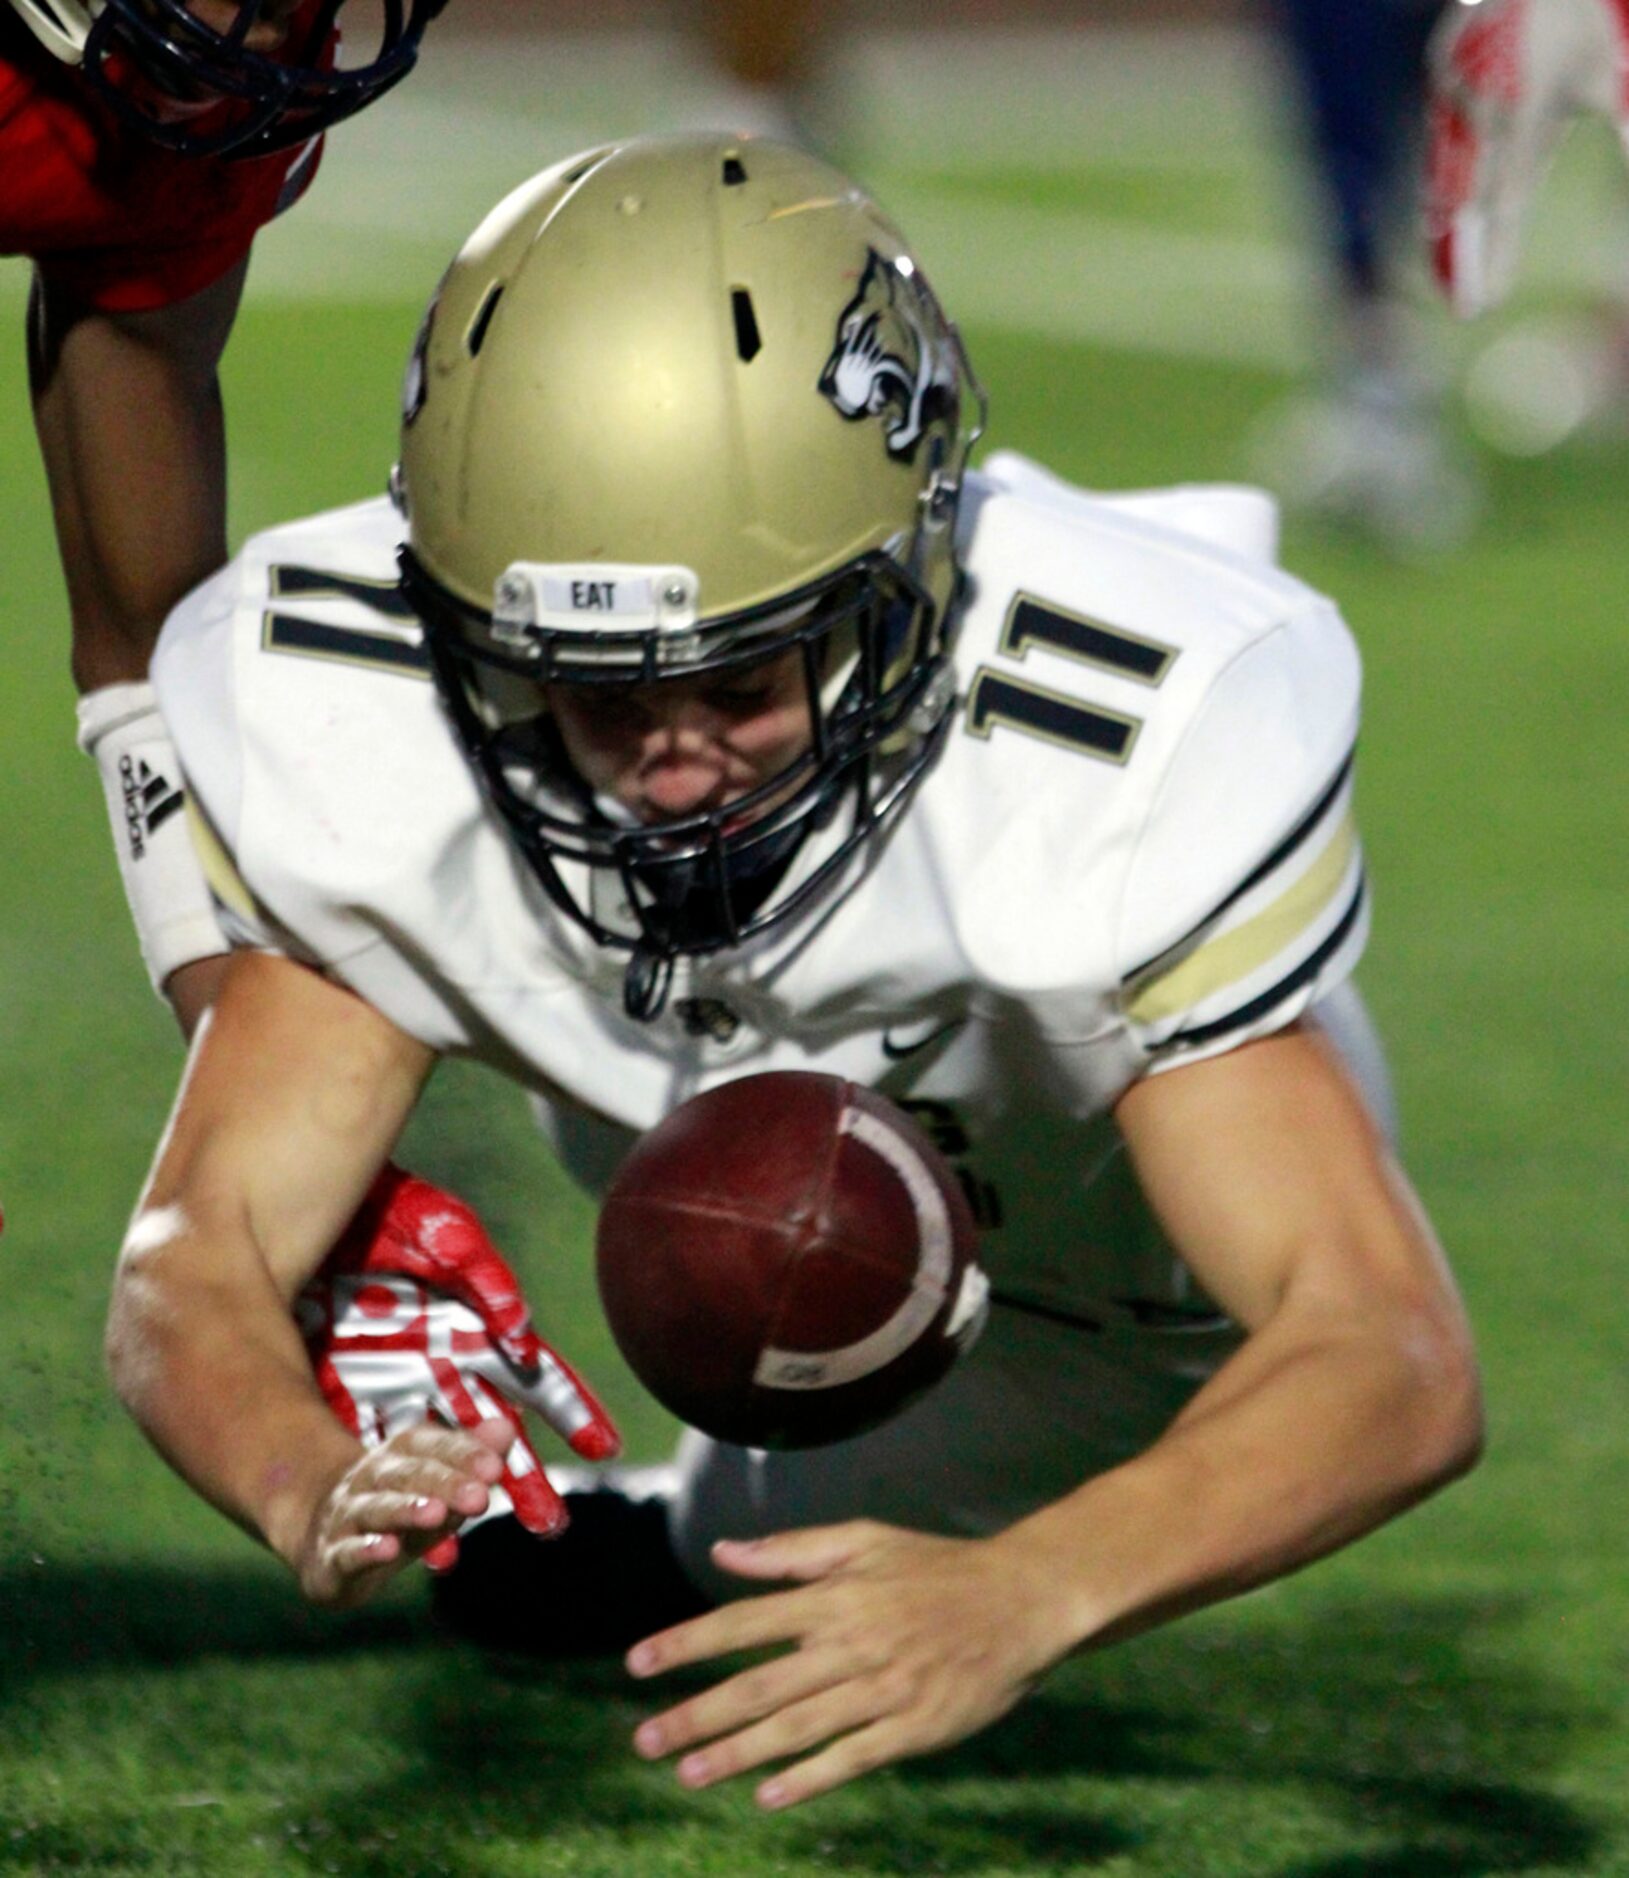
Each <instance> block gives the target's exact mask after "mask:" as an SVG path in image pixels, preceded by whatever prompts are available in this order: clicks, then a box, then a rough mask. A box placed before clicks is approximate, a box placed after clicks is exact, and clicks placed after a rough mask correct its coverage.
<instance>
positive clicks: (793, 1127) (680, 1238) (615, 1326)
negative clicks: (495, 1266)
mask: <svg viewBox="0 0 1629 1878" xmlns="http://www.w3.org/2000/svg"><path fill="white" fill-rule="evenodd" d="M976 1252H977V1230H976V1228H975V1226H974V1224H973V1216H972V1213H971V1212H970V1210H969V1208H968V1205H967V1201H966V1199H965V1198H964V1197H963V1194H962V1190H961V1188H960V1187H959V1186H958V1185H957V1182H956V1178H955V1175H954V1174H953V1173H952V1172H951V1170H950V1168H949V1166H948V1165H947V1164H946V1162H945V1160H944V1158H943V1157H942V1156H941V1155H940V1153H939V1151H938V1150H937V1149H936V1148H935V1147H934V1146H933V1144H932V1142H930V1141H929V1140H928V1138H927V1136H926V1135H924V1134H923V1133H922V1131H921V1129H919V1128H918V1127H917V1126H916V1124H915V1123H914V1122H913V1121H911V1119H910V1118H909V1117H908V1116H907V1115H905V1114H904V1113H903V1112H902V1111H901V1110H900V1109H898V1108H896V1107H895V1106H894V1104H893V1103H891V1102H889V1101H888V1100H886V1098H884V1097H882V1096H879V1095H877V1094H876V1093H875V1092H874V1091H872V1090H870V1089H866V1088H863V1087H861V1086H859V1085H857V1084H855V1083H851V1082H845V1081H844V1080H843V1079H842V1078H841V1077H840V1076H823V1075H817V1074H814V1073H812V1072H808V1071H802V1070H784V1071H774V1072H771V1073H769V1074H767V1075H761V1076H744V1077H742V1078H740V1079H739V1080H738V1081H736V1082H730V1083H725V1084H724V1085H723V1086H722V1087H721V1088H718V1089H711V1090H708V1091H707V1092H706V1093H705V1094H703V1095H699V1096H696V1097H694V1098H693V1099H692V1100H691V1101H689V1102H686V1103H685V1104H684V1105H683V1106H682V1107H681V1108H678V1109H675V1110H674V1112H673V1113H672V1114H671V1115H669V1116H668V1117H667V1118H666V1119H665V1120H664V1121H662V1122H661V1123H659V1124H658V1125H657V1126H656V1127H655V1128H653V1129H652V1130H651V1131H650V1133H649V1134H647V1135H645V1136H644V1137H643V1138H642V1139H641V1140H640V1141H639V1143H638V1144H637V1145H636V1146H635V1148H634V1149H633V1151H632V1152H631V1153H630V1154H629V1155H628V1157H627V1159H626V1160H625V1161H624V1162H623V1163H622V1165H621V1167H620V1168H618V1170H617V1173H616V1177H615V1178H614V1179H613V1180H612V1182H611V1186H610V1190H609V1192H608V1193H607V1195H606V1199H605V1205H604V1207H603V1208H602V1210H601V1212H600V1221H599V1231H598V1240H597V1266H598V1273H599V1287H600V1297H601V1299H602V1300H603V1301H604V1304H605V1312H606V1316H607V1318H608V1319H609V1321H610V1325H611V1330H612V1333H613V1335H614V1336H615V1337H616V1340H617V1343H618V1345H619V1346H620V1348H621V1350H622V1353H623V1355H624V1356H625V1357H626V1358H627V1359H628V1363H629V1365H630V1367H631V1368H632V1369H633V1371H634V1373H635V1374H636V1375H637V1376H638V1377H639V1378H640V1380H641V1381H642V1382H643V1383H644V1384H645V1386H646V1387H647V1388H648V1389H649V1390H650V1392H651V1393H652V1394H653V1395H654V1396H655V1397H656V1398H657V1400H658V1401H660V1402H662V1403H663V1404H665V1406H666V1407H668V1408H669V1409H671V1410H672V1411H673V1413H674V1414H675V1415H677V1416H679V1417H680V1418H681V1419H682V1420H683V1421H686V1422H688V1423H689V1424H690V1425H691V1426H692V1427H695V1428H700V1429H702V1430H703V1431H704V1432H705V1433H707V1434H710V1435H714V1436H716V1437H717V1438H718V1439H719V1440H721V1441H729V1442H734V1443H736V1444H737V1445H739V1446H742V1447H755V1448H798V1447H814V1446H818V1445H819V1444H820V1443H822V1442H827V1441H840V1440H842V1439H844V1438H845V1437H846V1436H848V1435H854V1434H859V1433H860V1432H861V1431H862V1430H864V1429H867V1428H871V1427H874V1426H876V1424H877V1423H879V1422H882V1421H886V1420H887V1418H888V1417H889V1416H890V1415H892V1414H894V1413H895V1412H896V1411H897V1410H899V1409H900V1408H902V1407H903V1406H904V1405H905V1404H906V1403H907V1402H909V1401H910V1400H911V1399H912V1397H914V1396H916V1395H919V1394H920V1393H921V1392H922V1391H923V1390H924V1389H926V1388H928V1387H930V1386H931V1385H932V1384H933V1383H935V1382H937V1381H938V1380H939V1378H940V1377H941V1376H943V1375H944V1373H945V1372H946V1371H947V1370H948V1369H949V1368H950V1366H951V1365H952V1364H953V1363H954V1362H955V1360H956V1358H957V1356H958V1355H959V1354H960V1353H961V1352H962V1351H963V1350H965V1349H966V1348H967V1346H968V1345H969V1344H970V1343H971V1342H972V1340H973V1338H974V1336H976V1335H977V1333H978V1330H979V1329H980V1327H981V1326H982V1324H983V1320H984V1304H985V1293H986V1289H987V1287H986V1285H985V1280H984V1275H983V1273H982V1272H981V1271H980V1269H979V1266H978V1263H977V1259H976Z"/></svg>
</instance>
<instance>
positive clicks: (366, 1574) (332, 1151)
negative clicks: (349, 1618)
mask: <svg viewBox="0 0 1629 1878" xmlns="http://www.w3.org/2000/svg"><path fill="white" fill-rule="evenodd" d="M432 1060H433V1059H432V1057H431V1054H430V1052H429V1051H427V1050H426V1049H425V1047H424V1046H423V1045H422V1044H420V1043H417V1042H415V1041H414V1040H412V1039H411V1038H409V1037H407V1036H406V1035H405V1034H404V1033H403V1032H401V1031H400V1030H398V1029H397V1028H396V1027H395V1026H394V1025H393V1024H391V1023H390V1022H389V1021H388V1020H387V1019H385V1018H383V1017H381V1016H380V1015H379V1014H378V1013H377V1012H375V1011H373V1010H372V1009H370V1008H369V1007H368V1006H366V1005H364V1004H363V1003H361V1001H360V1000H358V999H356V998H354V997H352V996H351V995H350V994H349V993H348V992H346V991H343V990H341V989H339V988H338V987H336V986H334V985H333V984H331V983H329V982H328V981H326V980H325V979H323V978H321V977H319V976H318V975H317V974H316V973H314V972H311V971H308V970H306V969H305V968H304V967H302V966H299V965H295V964H292V963H290V962H289V961H287V960H285V959H279V958H274V957H269V956H265V955H260V954H243V955H239V956H237V957H236V958H235V959H234V960H233V962H232V966H231V970H230V972H229V973H228V976H227V983H226V985H225V987H224V988H223V992H222V995H221V998H220V1000H219V1002H218V1004H217V1006H216V1008H215V1011H214V1012H213V1014H212V1016H211V1018H210V1020H209V1021H208V1022H207V1023H206V1024H205V1025H204V1026H203V1028H202V1031H201V1033H200V1035H199V1037H198V1040H197V1043H196V1045H195V1048H194V1051H193V1055H192V1058H191V1061H190V1063H189V1065H188V1070H187V1076H186V1080H185V1082H184V1084H183V1086H182V1091H181V1095H180V1097H179V1100H178V1102H177V1106H176V1110H175V1113H174V1115H173V1117H172V1119H171V1123H170V1127H169V1129H168V1131H167V1133H166V1136H165V1139H164V1141H163V1143H162V1145H161V1147H160V1150H159V1155H158V1159H157V1162H156V1164H155V1166H154V1169H153V1172H152V1175H151V1178H150V1179H149V1182H148V1185H147V1189H146V1191H145V1193H144V1194H143V1196H142V1200H141V1203H140V1205H139V1207H138V1209H137V1212H136V1216H135V1219H134V1221H133V1223H132V1225H131V1229H130V1233H129V1236H128V1238H127V1241H126V1244H125V1249H124V1253H123V1256H122V1258H121V1261H120V1266H119V1273H118V1277H117V1280H116V1283H115V1287H114V1295H113V1303H112V1309H111V1314H110V1319H109V1327H108V1356H109V1364H110V1368H111V1371H112V1375H113V1379H114V1383H115V1385H116V1387H117V1388H118V1391H119V1393H120V1395H121V1396H122V1398H123V1399H124V1401H125V1404H126V1405H127V1407H128V1408H129V1409H130V1410H131V1412H132V1414H134V1415H135V1417H136V1419H137V1420H138V1421H139V1422H140V1423H141V1425H142V1427H143V1429H144V1430H145V1431H146V1432H147V1434H148V1436H149V1437H150V1438H151V1439H152V1441H153V1442H154V1444H155V1445H156V1446H157V1447H158V1448H159V1450H160V1451H161V1452H162V1453H163V1454H164V1455H165V1457H166V1458H167V1459H168V1460H169V1461H170V1462H171V1464H172V1465H173V1466H174V1467H175V1468H176V1469H177V1471H178V1472H180V1473H181V1474H182V1476H183V1477H184V1478H185V1479H186V1480H187V1481H188V1482H189V1483H190V1484H191V1485H192V1486H194V1487H195V1488H196V1489H197V1490H198V1492H200V1493H201V1494H203V1495H204V1497H205V1498H207V1499H208V1500H210V1501H211V1502H212V1503H213V1504H214V1505H216V1506H217V1507H219V1508H220V1509H221V1510H222V1511H223V1512H225V1513H227V1514H228V1515H229V1516H230V1517H232V1518H233V1519H235V1520H237V1521H238V1523H239V1524H240V1525H242V1526H244V1527H245V1528H246V1529H247V1530H248V1531H250V1532H251V1533H253V1534H254V1535H255V1536H257V1537H258V1538H261V1539H262V1540H264V1541H265V1542H266V1544H268V1545H269V1546H270V1547H271V1548H272V1550H274V1551H275V1552H276V1553H277V1554H278V1555H279V1556H280V1557H281V1558H283V1559H284V1560H285V1562H286V1563H288V1564H289V1566H290V1567H291V1568H292V1569H293V1570H294V1572H295V1573H296V1575H297V1576H298V1578H299V1580H300V1584H301V1588H302V1590H304V1592H305V1593H306V1595H307V1596H308V1597H310V1598H311V1599H313V1600H314V1601H315V1602H318V1603H323V1604H350V1603H354V1602H357V1601H358V1600H359V1599H360V1598H362V1597H364V1596H366V1595H367V1594H368V1593H369V1592H370V1591H372V1590H373V1589H375V1588H376V1587H377V1585H378V1584H379V1583H381V1582H382V1581H383V1580H384V1578H386V1577H388V1576H389V1575H390V1574H391V1573H392V1572H393V1571H395V1570H398V1569H400V1568H401V1566H402V1565H404V1564H405V1563H407V1562H408V1561H409V1560H411V1559H414V1558H417V1557H419V1556H421V1555H422V1554H423V1553H424V1552H426V1551H428V1550H429V1549H430V1548H431V1547H433V1546H434V1545H435V1544H436V1543H437V1542H438V1541H440V1540H441V1539H443V1538H444V1537H445V1535H446V1534H447V1533H448V1532H449V1531H450V1530H452V1529H453V1528H454V1527H455V1526H456V1525H457V1524H458V1523H459V1522H460V1521H461V1520H462V1519H463V1518H464V1517H465V1516H467V1515H471V1514H475V1513H478V1512H481V1511H482V1510H484V1508H485V1506H486V1497H487V1494H486V1490H487V1487H488V1486H489V1485H490V1484H492V1483H493V1482H495V1481H496V1480H497V1479H498V1476H499V1473H500V1471H501V1463H500V1460H499V1454H498V1452H497V1451H496V1448H497V1447H506V1446H507V1445H508V1443H509V1441H510V1440H511V1439H512V1431H511V1430H510V1429H509V1428H508V1426H507V1424H503V1425H501V1437H500V1433H499V1430H498V1428H494V1430H493V1432H492V1433H491V1434H490V1435H488V1434H482V1435H480V1436H475V1435H471V1434H466V1433H464V1432H462V1431H459V1430H454V1429H450V1428H444V1427H440V1426H437V1425H435V1424H431V1423H426V1424H424V1425H423V1426H422V1427H419V1428H416V1429H414V1430H412V1431H410V1432H409V1433H406V1434H402V1435H398V1436H396V1437H394V1438H393V1439H392V1440H390V1441H388V1442H386V1443H385V1444H384V1445H383V1446H381V1447H379V1448H376V1449H374V1450H372V1451H370V1452H368V1453H366V1454H364V1452H363V1449H362V1447H361V1445H360V1444H359V1443H358V1442H357V1441H356V1440H355V1439H354V1438H353V1437H352V1436H351V1435H350V1434H349V1433H348V1432H347V1431H346V1430H345V1429H344V1428H342V1427H341V1426H340V1424H339V1423H338V1422H337V1421H336V1420H335V1419H334V1416H333V1415H332V1414H331V1412H330V1411H329V1408H328V1406H327V1404H326V1403H325V1402H324V1401H323V1399H322V1396H321V1395H320V1394H319V1393H318V1391H317V1388H316V1385H315V1383H314V1381H313V1379H312V1373H311V1365H310V1360H309V1358H308V1356H307V1354H306V1351H305V1349H304V1347H303V1345H302V1343H301V1340H300V1337H299V1334H298V1332H297V1331H296V1329H295V1326H294V1321H293V1318H292V1316H291V1313H290V1306H291V1303H292V1300H293V1298H294V1296H295V1294H296V1293H297V1292H298V1291H299V1289H300V1287H301V1286H302V1285H303V1284H304V1283H305V1281H306V1280H307V1279H308V1278H309V1277H310V1276H311V1274H312V1273H313V1272H314V1271H315V1270H316V1268H317V1267H318V1265H319V1264H320V1263H321V1262H322V1260H323V1259H324V1258H325V1257H326V1255H327V1253H328V1251H329V1248H330V1247H331V1246H332V1245H333V1243H334V1241H335V1240H336V1239H337V1238H338V1237H339V1235H340V1233H341V1231H342V1230H343V1228H344V1227H345V1225H346V1223H347V1221H348V1220H349V1219H350V1217H351V1215H352V1214H353V1213H354V1212H355V1210H356V1208H357V1205H358V1203H359V1202H360V1200H361V1198H362V1196H363V1195H364V1193H365V1192H366V1191H367V1189H368V1186H369V1184H370V1182H371V1181H372V1180H373V1178H374V1175H375V1174H376V1173H377V1171H378V1168H379V1166H380V1164H381V1163H382V1162H383V1160H384V1158H385V1156H386V1154H387V1153H388V1152H389V1149H390V1146H391V1143H392V1142H393V1141H394V1140H395V1137H396V1134H397V1132H398V1130H399V1129H400V1127H401V1124H402V1121H403V1119H404V1118H405V1116H406V1114H407V1112H408V1110H409V1109H410V1108H411V1106H412V1104H413V1101H414V1099H415V1098H416V1096H417V1095H418V1092H419V1089H420V1087H421V1086H422V1084H423V1081H424V1078H425V1075H426V1074H427V1073H428V1070H429V1067H430V1064H431V1062H432Z"/></svg>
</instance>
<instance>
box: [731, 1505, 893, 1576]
mask: <svg viewBox="0 0 1629 1878" xmlns="http://www.w3.org/2000/svg"><path fill="white" fill-rule="evenodd" d="M891 1530H892V1529H891V1528H889V1527H887V1526H884V1525H882V1524H881V1523H879V1522H878V1521H875V1520H869V1519H849V1520H844V1521H842V1522H841V1523H839V1524H837V1525H835V1526H804V1527H800V1528H799V1529H797V1530H796V1531H793V1532H775V1533H770V1534H768V1535H767V1536H766V1537H765V1538H762V1539H717V1540H715V1541H714V1542H713V1546H712V1555H713V1562H714V1564H716V1565H719V1566H721V1567H722V1568H723V1569H724V1570H725V1571H727V1572H733V1573H734V1574H735V1575H736V1576H737V1577H738V1578H759V1579H777V1578H778V1579H797V1580H799V1581H801V1582H808V1581H810V1580H813V1579H816V1578H826V1577H829V1576H830V1575H831V1573H833V1572H837V1571H843V1570H844V1569H846V1568H847V1567H848V1566H851V1565H854V1564H856V1563H858V1562H859V1561H860V1560H861V1559H863V1558H865V1557H866V1556H867V1555H868V1554H870V1553H872V1552H874V1551H875V1550H876V1549H877V1547H878V1546H880V1545H882V1544H884V1543H886V1541H887V1538H888V1536H889V1533H890V1531H891Z"/></svg>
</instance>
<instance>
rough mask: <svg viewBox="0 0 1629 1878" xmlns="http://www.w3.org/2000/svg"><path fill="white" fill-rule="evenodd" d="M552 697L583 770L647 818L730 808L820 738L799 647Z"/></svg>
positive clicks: (600, 789) (557, 688) (555, 690)
mask: <svg viewBox="0 0 1629 1878" xmlns="http://www.w3.org/2000/svg"><path fill="white" fill-rule="evenodd" d="M548 700H549V709H550V711H551V712H552V713H553V716H554V721H555V723H556V725H557V726H558V728H559V731H560V736H561V740H562V741H563V742H564V744H565V746H566V754H567V755H568V756H569V757H570V758H571V760H572V762H573V764H574V765H575V766H576V768H577V771H578V774H579V775H581V776H582V778H583V780H584V781H585V782H586V783H587V784H588V785H589V787H590V788H591V789H593V790H594V791H595V793H596V794H598V795H601V796H606V797H609V798H610V799H611V800H612V801H614V802H616V803H618V804H620V806H621V807H622V808H624V809H625V810H627V812H628V813H629V814H630V815H632V816H633V817H634V818H635V819H636V820H637V821H639V822H641V823H642V824H644V825H646V826H647V827H648V826H653V825H656V824H658V823H661V822H665V821H672V820H674V819H676V818H677V817H680V816H684V815H696V814H702V813H706V812H710V811H712V810H715V809H720V808H727V807H728V806H729V804H730V803H732V802H736V801H739V800H740V799H741V797H743V796H745V795H748V794H750V793H751V791H753V790H754V789H758V788H761V787H762V786H763V785H764V784H765V783H767V782H770V781H772V780H773V778H774V777H776V776H778V775H779V774H780V773H781V771H782V770H784V769H786V768H787V767H788V766H789V765H791V764H792V763H795V762H796V761H797V759H798V758H799V757H800V756H802V755H803V753H804V752H805V751H806V750H807V749H808V748H809V745H810V742H811V740H812V738H813V728H812V725H811V722H810V711H809V697H808V690H807V687H806V685H805V683H804V676H803V659H802V655H801V654H800V653H799V652H798V651H797V650H796V649H795V648H794V649H792V650H790V651H786V652H782V653H779V654H777V655H776V656H775V657H774V658H770V659H765V660H761V661H760V662H759V663H758V664H756V665H750V666H744V667H740V668H737V669H736V670H733V671H728V672H717V673H712V674H710V675H707V676H703V677H698V678H667V679H664V680H663V681H662V682H661V683H660V684H655V685H629V686H626V687H623V686H620V685H618V686H605V685H569V684H560V685H550V686H549V687H548ZM772 806H773V803H772V802H766V803H765V804H763V805H762V806H761V807H758V808H757V810H756V813H758V814H762V813H764V812H765V811H766V810H767V809H768V808H770V807H772Z"/></svg>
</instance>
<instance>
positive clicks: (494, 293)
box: [464, 280, 503, 359]
mask: <svg viewBox="0 0 1629 1878" xmlns="http://www.w3.org/2000/svg"><path fill="white" fill-rule="evenodd" d="M502 298H503V282H502V281H501V280H496V281H494V282H493V283H492V285H491V286H490V287H488V288H487V290H486V298H485V299H484V300H482V302H481V304H480V306H479V307H478V308H477V309H476V313H475V317H474V319H472V320H471V321H470V323H469V336H468V337H467V338H466V339H465V341H464V345H465V347H466V349H467V350H468V352H469V355H470V357H471V358H472V359H474V358H478V357H479V356H480V352H481V348H482V346H484V345H485V344H486V334H487V328H488V327H489V326H490V325H491V324H492V316H493V314H494V313H496V312H497V310H498V302H499V301H500V300H501V299H502Z"/></svg>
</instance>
